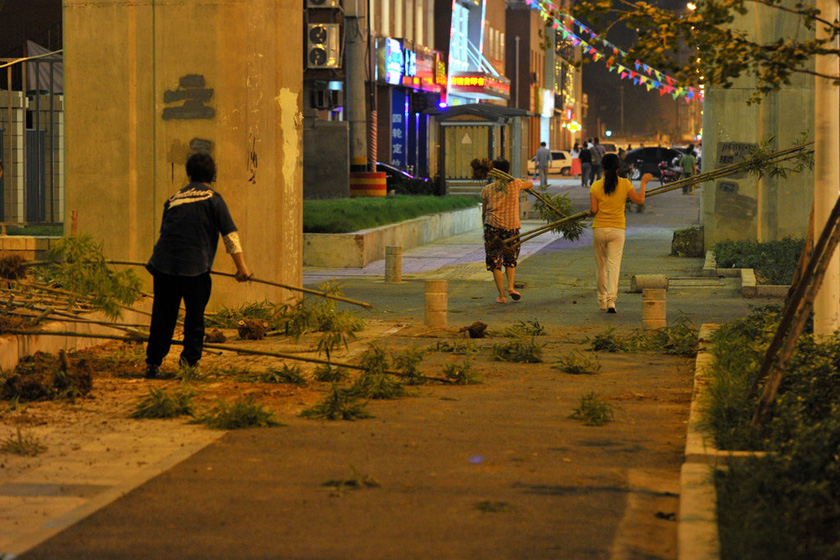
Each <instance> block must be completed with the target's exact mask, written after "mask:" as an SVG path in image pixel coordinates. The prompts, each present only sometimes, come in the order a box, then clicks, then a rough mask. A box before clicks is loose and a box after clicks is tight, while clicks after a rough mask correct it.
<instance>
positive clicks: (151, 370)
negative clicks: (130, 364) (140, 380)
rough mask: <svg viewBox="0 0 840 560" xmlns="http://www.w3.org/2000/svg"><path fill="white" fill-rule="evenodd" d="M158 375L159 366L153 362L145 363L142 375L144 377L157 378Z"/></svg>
mask: <svg viewBox="0 0 840 560" xmlns="http://www.w3.org/2000/svg"><path fill="white" fill-rule="evenodd" d="M159 375H160V366H156V365H154V364H146V373H145V375H144V377H145V378H146V379H157V378H158V376H159Z"/></svg>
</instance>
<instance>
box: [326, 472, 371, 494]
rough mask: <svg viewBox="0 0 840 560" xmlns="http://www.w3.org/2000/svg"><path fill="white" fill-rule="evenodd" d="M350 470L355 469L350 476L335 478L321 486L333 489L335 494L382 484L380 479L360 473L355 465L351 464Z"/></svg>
mask: <svg viewBox="0 0 840 560" xmlns="http://www.w3.org/2000/svg"><path fill="white" fill-rule="evenodd" d="M350 470H351V471H353V474H352V476H350V477H349V478H334V479H332V480H328V481H326V482H325V483H323V484H321V486H323V487H325V488H329V489H331V490H332V491H333V495H341V494H343V493H344V492H346V491H349V490H361V489H363V488H379V487H380V486H382V485H381V484H379V481H378V480H376V479H375V478H373V477H372V476H370V475H369V474H362V473H360V472H359V471H358V470H356V467H354V466H353V465H350Z"/></svg>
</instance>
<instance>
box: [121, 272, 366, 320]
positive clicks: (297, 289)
mask: <svg viewBox="0 0 840 560" xmlns="http://www.w3.org/2000/svg"><path fill="white" fill-rule="evenodd" d="M107 262H108V264H114V265H123V266H141V267H145V266H146V263H141V262H133V261H107ZM210 274H214V275H216V276H225V277H227V278H236V275H235V274H230V273H228V272H217V271H215V270H211V271H210ZM248 281H249V282H256V283H257V284H266V285H268V286H275V287H277V288H285V289H286V290H292V291H295V292H303V293H305V294H312V295H315V296H320V297H325V298H328V299H334V300H336V301H343V302H344V303H350V304H353V305H359V306H361V307H365V308H367V309H373V306H372V305H371V304H369V303H365V302H363V301H357V300H355V299H350V298H346V297H343V296H337V295H335V294H329V293H327V292H321V291H318V290H310V289H309V288H302V287H297V286H289V285H288V284H281V283H279V282H273V281H271V280H263V279H261V278H254V277H251V278H249V279H248Z"/></svg>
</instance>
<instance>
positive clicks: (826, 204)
mask: <svg viewBox="0 0 840 560" xmlns="http://www.w3.org/2000/svg"><path fill="white" fill-rule="evenodd" d="M817 9H818V10H820V12H821V14H822V17H824V18H827V19H828V20H829V21H835V19H836V18H837V17H838V10H837V4H836V3H834V2H831V1H828V0H817ZM816 28H817V37H818V38H826V36H827V34H826V31H825V29H824V26H822V25H817V26H816ZM826 48H829V49H837V48H838V41H837V38H835V39H834V41H833V42H831V43H829V44H828V45H826ZM815 71H816V72H817V74H820V75H827V76H836V75H838V73H840V68H838V59H837V55H834V54H832V55H826V56H818V57H816V67H815ZM814 128H815V129H816V131H815V135H814V140H815V141H816V143H815V144H814V175H815V177H814V179H815V180H814V237H815V238H819V236H820V233H821V232H822V231H823V229H825V227H826V226H827V225H828V224H827V222H828V217H829V215H830V214H831V210H832V208H834V205H835V204H836V202H837V192H838V189H840V161H838V156H840V88H838V86H837V85H835V84H832V83H831V81H830V80H825V79H820V78H817V80H816V85H815V99H814ZM838 327H840V259H838V256H837V252H835V253H834V257H833V258H832V259H831V263H830V264H829V266H828V269H827V270H826V272H825V278H824V279H823V283H822V287H821V288H820V291H819V292H818V293H817V297H816V299H815V300H814V335H816V336H818V337H829V336H831V335H832V334H833V333H834V331H835V330H837V328H838Z"/></svg>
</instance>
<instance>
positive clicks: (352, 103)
mask: <svg viewBox="0 0 840 560" xmlns="http://www.w3.org/2000/svg"><path fill="white" fill-rule="evenodd" d="M366 6H367V2H366V1H365V2H346V3H345V6H344V10H345V11H344V15H345V19H344V36H345V44H346V45H347V50H346V58H345V62H346V65H347V68H346V71H347V78H346V86H345V94H346V100H345V108H346V109H347V120H348V121H349V123H350V165H351V170H353V171H366V166H367V163H368V161H367V153H368V149H367V112H368V107H367V98H366V96H365V74H366V72H365V70H366V68H367V66H368V57H367V41H368V32H367V18H366V17H365V13H366V11H367V10H366Z"/></svg>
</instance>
